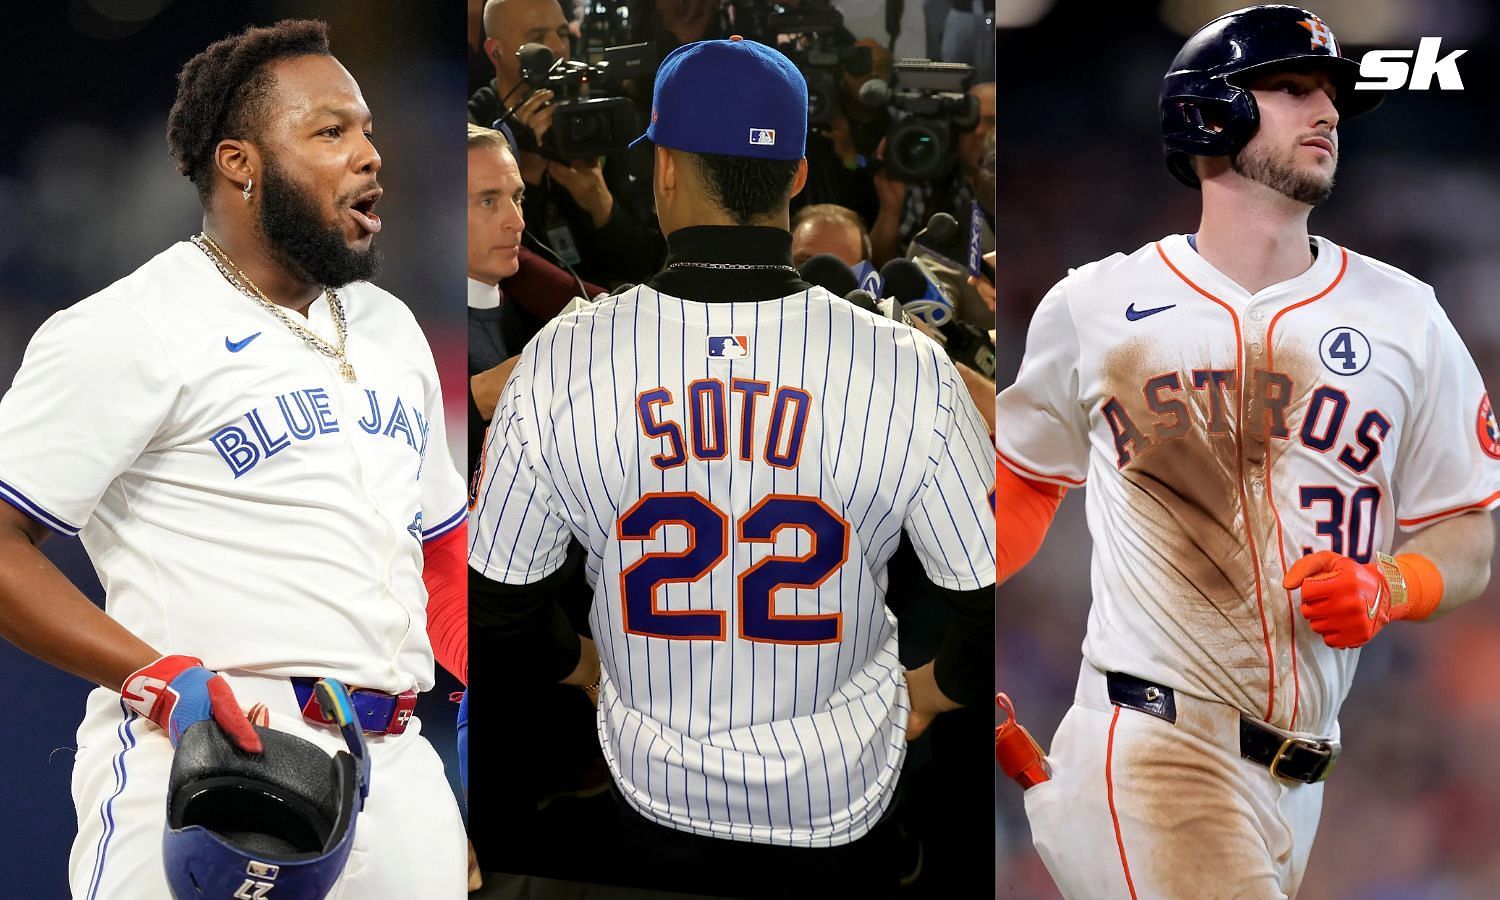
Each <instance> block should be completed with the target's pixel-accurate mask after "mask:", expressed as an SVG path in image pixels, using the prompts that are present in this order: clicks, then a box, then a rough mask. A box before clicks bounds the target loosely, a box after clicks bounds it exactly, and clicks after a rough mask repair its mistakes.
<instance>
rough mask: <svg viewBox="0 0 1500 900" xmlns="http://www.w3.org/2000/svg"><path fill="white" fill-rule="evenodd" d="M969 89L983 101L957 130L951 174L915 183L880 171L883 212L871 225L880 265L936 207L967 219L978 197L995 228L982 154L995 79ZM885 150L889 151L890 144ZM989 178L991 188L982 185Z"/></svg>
mask: <svg viewBox="0 0 1500 900" xmlns="http://www.w3.org/2000/svg"><path fill="white" fill-rule="evenodd" d="M968 93H969V96H971V97H973V98H975V100H976V101H977V102H978V107H979V121H978V124H976V125H975V126H974V128H972V129H970V130H968V131H964V132H961V133H960V134H959V135H958V139H957V141H956V142H955V147H956V155H957V157H958V159H957V163H958V164H957V166H955V167H954V168H953V169H952V170H950V172H949V174H948V176H947V177H946V178H944V179H942V180H941V181H939V182H937V183H935V184H916V185H913V184H907V183H906V182H904V181H901V180H899V179H898V178H896V177H895V176H894V175H892V174H891V173H890V172H889V171H882V172H877V173H876V174H875V192H876V194H877V195H878V196H879V198H880V214H879V215H878V216H876V218H875V224H874V225H872V226H871V227H870V240H871V242H872V243H873V244H874V245H875V260H876V264H877V265H883V264H884V263H886V262H887V261H888V260H891V259H894V258H895V257H897V256H900V255H901V246H902V245H903V244H904V243H906V242H907V241H909V240H911V238H912V236H913V235H915V234H916V233H917V231H918V230H920V229H921V228H922V227H923V226H924V225H926V224H927V222H928V220H930V219H931V218H932V217H933V216H934V215H936V214H937V213H940V212H945V213H948V214H949V215H951V216H953V217H954V218H955V219H957V220H958V221H959V222H968V221H969V209H970V207H969V204H970V202H972V201H976V200H977V201H978V202H979V208H980V210H981V212H982V213H983V215H984V217H985V221H986V224H987V225H988V226H989V230H990V233H991V235H993V234H994V228H995V192H994V189H993V182H992V181H991V180H988V179H987V178H986V176H985V173H984V172H983V160H984V147H985V140H986V138H987V137H988V135H989V134H990V133H991V132H993V131H994V130H995V84H994V82H993V81H986V82H981V83H979V84H976V85H974V86H973V87H971V88H969V91H968ZM884 150H885V152H887V153H889V152H890V148H889V147H886V148H884ZM986 184H988V185H989V186H990V187H989V189H985V187H983V185H986ZM991 240H993V238H991ZM990 248H993V244H991V245H990Z"/></svg>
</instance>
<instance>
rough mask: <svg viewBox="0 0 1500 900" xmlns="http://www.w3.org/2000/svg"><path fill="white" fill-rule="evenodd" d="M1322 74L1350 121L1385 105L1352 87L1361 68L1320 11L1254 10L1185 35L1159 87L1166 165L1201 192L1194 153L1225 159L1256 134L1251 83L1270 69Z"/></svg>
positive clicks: (1239, 12)
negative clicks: (1331, 84) (1345, 52)
mask: <svg viewBox="0 0 1500 900" xmlns="http://www.w3.org/2000/svg"><path fill="white" fill-rule="evenodd" d="M1302 68H1315V69H1321V70H1323V71H1325V72H1327V73H1328V74H1329V76H1330V77H1332V78H1333V79H1334V81H1335V83H1336V85H1337V87H1338V91H1337V96H1336V98H1335V100H1334V105H1335V106H1336V107H1337V108H1338V111H1339V115H1340V116H1341V117H1343V118H1345V119H1349V118H1353V117H1354V116H1357V115H1360V114H1361V113H1366V112H1369V111H1370V110H1372V109H1374V108H1375V107H1376V106H1379V105H1380V101H1381V99H1382V95H1381V93H1380V92H1379V91H1356V90H1354V82H1355V78H1356V77H1357V76H1358V74H1359V63H1357V62H1355V61H1354V60H1352V59H1347V58H1345V57H1344V56H1343V55H1341V52H1340V49H1339V42H1338V40H1337V39H1336V38H1335V37H1334V36H1333V32H1332V31H1331V30H1330V29H1329V27H1328V26H1327V25H1326V24H1324V22H1323V20H1322V19H1320V18H1318V16H1317V14H1316V13H1312V12H1309V11H1308V10H1305V9H1302V8H1301V7H1298V6H1251V7H1248V8H1246V9H1241V10H1237V11H1235V12H1232V13H1227V14H1225V15H1222V16H1220V17H1219V18H1217V19H1214V20H1213V21H1212V22H1209V23H1208V24H1207V25H1204V26H1203V27H1202V28H1200V29H1198V32H1197V33H1196V34H1194V35H1193V36H1192V37H1190V38H1188V40H1187V43H1186V44H1184V45H1183V46H1182V49H1181V50H1180V51H1178V53H1177V58H1176V59H1174V60H1172V67H1171V69H1170V70H1168V72H1167V75H1166V78H1164V79H1162V85H1161V100H1160V109H1161V135H1162V143H1163V145H1164V149H1165V150H1166V153H1167V168H1168V169H1170V170H1171V172H1172V174H1173V175H1174V176H1176V178H1177V180H1178V181H1180V182H1182V183H1183V184H1185V185H1187V186H1188V187H1193V188H1196V187H1199V184H1198V176H1197V174H1195V173H1194V172H1193V164H1192V160H1191V159H1190V157H1192V156H1228V155H1230V154H1232V153H1235V152H1237V151H1239V149H1240V148H1241V147H1243V146H1245V144H1246V143H1247V142H1248V141H1249V140H1250V138H1251V137H1252V136H1253V135H1254V134H1255V129H1256V127H1257V126H1258V125H1259V124H1260V111H1259V110H1258V109H1257V108H1256V105H1255V97H1254V95H1252V94H1251V93H1250V89H1249V87H1248V85H1249V83H1250V82H1251V81H1252V80H1254V78H1255V77H1256V76H1257V75H1259V74H1261V73H1263V72H1265V71H1267V70H1271V69H1302Z"/></svg>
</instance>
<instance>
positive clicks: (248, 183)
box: [240, 178, 255, 201]
mask: <svg viewBox="0 0 1500 900" xmlns="http://www.w3.org/2000/svg"><path fill="white" fill-rule="evenodd" d="M254 184H255V179H254V178H246V179H245V189H244V190H243V191H241V192H240V196H241V197H244V198H245V200H246V201H248V200H249V199H250V188H251V187H252V186H253V185H254Z"/></svg>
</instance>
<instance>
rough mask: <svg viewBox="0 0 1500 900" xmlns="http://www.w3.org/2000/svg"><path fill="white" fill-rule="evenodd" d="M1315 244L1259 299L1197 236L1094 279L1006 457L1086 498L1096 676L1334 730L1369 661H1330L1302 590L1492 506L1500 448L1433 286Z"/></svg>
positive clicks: (1008, 408) (1096, 269) (1058, 324)
mask: <svg viewBox="0 0 1500 900" xmlns="http://www.w3.org/2000/svg"><path fill="white" fill-rule="evenodd" d="M1314 240H1315V242H1316V247H1317V258H1316V261H1315V262H1314V263H1313V265H1312V267H1311V268H1310V269H1308V270H1307V271H1306V272H1304V273H1303V274H1301V275H1299V276H1297V277H1295V278H1293V279H1291V280H1290V281H1286V282H1283V283H1280V284H1276V285H1272V286H1270V287H1267V288H1265V289H1264V290H1262V291H1260V292H1258V293H1256V294H1254V295H1251V294H1249V293H1247V292H1246V291H1244V290H1243V289H1242V288H1240V287H1239V286H1237V285H1236V284H1234V283H1233V282H1232V281H1231V280H1230V279H1228V278H1227V277H1225V276H1224V275H1222V274H1220V273H1219V272H1218V271H1216V270H1215V269H1214V268H1213V267H1212V266H1210V265H1209V264H1208V263H1207V262H1205V261H1204V260H1203V259H1202V257H1200V256H1199V255H1198V254H1197V252H1196V251H1195V250H1194V249H1193V248H1192V247H1191V246H1190V245H1189V243H1188V241H1187V239H1186V238H1185V237H1183V236H1181V235H1177V236H1173V237H1169V238H1166V239H1165V240H1162V241H1160V242H1159V243H1155V244H1149V245H1147V246H1145V247H1143V248H1141V249H1140V250H1137V251H1136V252H1135V253H1132V254H1131V255H1129V256H1124V255H1121V254H1116V255H1115V256H1112V257H1110V258H1108V259H1105V260H1102V261H1100V262H1097V263H1093V264H1091V265H1088V266H1084V267H1082V268H1080V269H1077V270H1075V271H1073V272H1072V273H1070V274H1069V276H1068V277H1067V278H1065V279H1063V280H1062V281H1061V282H1060V283H1059V284H1058V285H1057V286H1056V287H1055V288H1053V290H1052V291H1051V292H1050V293H1049V294H1048V295H1047V297H1046V298H1045V299H1044V300H1043V301H1042V304H1041V305H1040V307H1039V308H1038V309H1037V311H1036V314H1035V317H1034V318H1033V320H1032V324H1031V330H1030V335H1029V337H1028V339H1027V348H1026V357H1025V361H1024V362H1023V364H1022V368H1021V372H1020V375H1019V377H1018V380H1017V382H1016V383H1015V384H1014V385H1012V386H1011V387H1009V388H1007V389H1006V390H1005V391H1004V392H1003V393H1002V394H1001V396H1000V399H999V420H998V443H999V449H1000V454H1001V459H1002V461H1003V462H1005V463H1006V464H1007V465H1009V466H1010V467H1011V468H1012V469H1014V470H1015V471H1016V472H1018V473H1019V474H1022V475H1024V476H1027V477H1030V478H1034V479H1039V480H1043V481H1048V482H1052V483H1055V484H1060V485H1068V486H1078V485H1081V484H1083V483H1084V481H1085V480H1087V482H1088V487H1089V490H1088V492H1087V514H1088V522H1089V530H1090V532H1091V533H1092V535H1093V539H1094V551H1093V563H1092V583H1093V594H1094V604H1093V607H1092V609H1091V611H1090V615H1089V626H1088V636H1087V638H1086V640H1085V642H1084V656H1085V657H1086V658H1087V659H1088V660H1089V661H1090V662H1091V663H1093V664H1094V666H1096V667H1098V668H1099V669H1102V670H1105V671H1122V672H1127V673H1130V674H1133V675H1137V676H1139V677H1142V678H1146V679H1149V680H1153V681H1157V682H1159V683H1162V684H1166V685H1168V686H1171V687H1174V688H1176V689H1179V690H1183V691H1186V692H1188V693H1190V694H1195V695H1198V696H1203V697H1209V698H1217V699H1220V700H1222V701H1224V702H1226V703H1229V704H1232V705H1234V706H1237V707H1238V708H1239V709H1241V710H1242V711H1243V712H1245V713H1247V714H1250V715H1252V716H1255V717H1258V718H1260V719H1263V720H1265V721H1267V722H1270V723H1271V724H1273V725H1276V726H1279V727H1281V728H1284V729H1293V730H1298V731H1306V732H1311V733H1315V734H1322V735H1332V734H1334V733H1335V731H1334V729H1335V728H1336V717H1337V714H1338V709H1339V705H1340V704H1341V703H1342V702H1343V699H1344V697H1345V695H1346V694H1347V692H1348V690H1349V685H1350V682H1351V679H1352V677H1353V674H1354V667H1355V663H1356V661H1357V660H1358V651H1351V650H1334V649H1331V648H1329V647H1327V646H1326V645H1324V643H1323V641H1322V639H1321V638H1320V637H1319V636H1318V635H1317V634H1316V633H1315V632H1313V631H1312V630H1311V629H1310V628H1308V626H1307V623H1306V622H1305V621H1304V620H1303V619H1302V617H1301V615H1299V614H1298V612H1297V605H1298V603H1299V598H1298V597H1297V596H1296V594H1297V592H1295V591H1287V590H1285V589H1283V588H1282V586H1281V579H1282V575H1283V573H1284V572H1285V571H1286V569H1287V568H1288V567H1289V566H1290V565H1291V564H1292V563H1293V562H1294V561H1295V560H1297V559H1298V558H1300V557H1301V556H1302V555H1304V554H1306V553H1311V552H1315V551H1318V550H1333V551H1335V552H1338V553H1343V554H1346V555H1348V556H1351V557H1353V558H1354V559H1355V560H1357V561H1359V562H1368V561H1370V560H1371V559H1372V558H1373V554H1374V553H1375V552H1376V551H1388V550H1389V549H1390V547H1391V543H1392V540H1393V538H1394V536H1395V532H1396V528H1397V526H1398V525H1399V526H1400V527H1402V528H1404V529H1407V530H1415V529H1420V528H1422V527H1424V526H1426V525H1429V524H1431V523H1433V522H1436V521H1440V520H1442V519H1443V518H1445V517H1449V516H1453V515H1457V514H1459V513H1462V512H1465V511H1468V510H1473V509H1484V508H1490V507H1492V506H1494V505H1495V504H1496V503H1497V502H1500V433H1497V429H1496V425H1495V419H1494V415H1493V413H1492V412H1491V410H1490V404H1489V400H1488V398H1487V396H1486V394H1485V390H1484V386H1483V385H1482V383H1481V381H1480V377H1479V373H1478V371H1477V370H1476V368H1475V366H1474V363H1473V360H1472V359H1471V358H1470V356H1469V353H1468V351H1467V349H1466V348H1465V347H1464V345H1463V342H1462V341H1461V340H1460V339H1459V336H1458V334H1457V333H1456V332H1455V331H1454V329H1453V326H1452V325H1451V324H1450V323H1449V321H1448V319H1447V317H1446V316H1445V315H1444V313H1443V311H1442V309H1441V308H1440V307H1439V306H1438V304H1437V302H1436V299H1435V298H1434V296H1433V292H1432V289H1431V288H1430V287H1428V286H1427V285H1425V284H1423V283H1421V282H1419V281H1417V280H1416V279H1414V278H1412V277H1410V276H1409V275H1407V274H1405V273H1403V272H1401V271H1398V270H1396V269H1394V268H1391V267H1390V266H1387V265H1384V264H1382V263H1379V262H1376V261H1375V260H1372V259H1368V258H1366V257H1363V256H1360V255H1359V254H1357V253H1353V252H1350V251H1348V250H1345V249H1344V248H1341V247H1339V246H1337V245H1335V244H1333V243H1332V242H1330V241H1327V240H1324V239H1322V238H1316V239H1314Z"/></svg>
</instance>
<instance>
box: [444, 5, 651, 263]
mask: <svg viewBox="0 0 1500 900" xmlns="http://www.w3.org/2000/svg"><path fill="white" fill-rule="evenodd" d="M484 33H485V41H484V51H485V54H486V55H487V56H488V57H489V59H490V62H491V64H492V65H493V66H494V67H495V78H494V81H492V82H491V83H490V84H488V85H486V86H484V87H482V88H480V89H479V90H477V91H475V92H474V95H473V96H472V97H470V98H469V120H470V121H471V122H473V123H475V124H476V125H483V126H485V127H490V126H492V125H493V124H494V123H495V122H497V121H500V120H504V121H505V123H506V125H508V126H509V127H510V130H511V131H512V133H513V134H514V135H515V136H516V139H517V142H518V144H519V145H520V147H521V148H522V149H521V152H520V154H519V156H518V159H517V162H518V163H519V164H520V167H521V178H522V180H524V181H525V183H526V185H527V186H528V187H529V188H533V189H534V190H528V191H527V194H526V202H525V214H526V231H527V233H528V234H530V235H531V237H532V239H533V240H534V241H536V242H537V243H539V244H541V245H543V246H545V247H547V248H549V249H550V250H551V251H552V252H553V253H554V254H555V255H556V256H557V257H558V258H560V259H561V261H563V262H565V263H566V264H567V265H569V266H571V267H572V268H573V269H574V270H575V271H576V272H577V273H578V274H579V275H581V276H582V277H583V278H586V279H587V280H589V281H593V282H597V283H599V284H604V285H608V286H610V287H614V286H616V285H618V284H620V283H622V282H627V281H631V282H635V281H644V280H645V279H646V278H648V277H650V275H651V274H652V273H653V272H655V271H656V267H657V265H658V264H659V263H660V262H661V259H662V256H663V254H664V252H665V247H664V244H663V242H662V239H661V236H660V234H659V233H658V231H657V228H656V223H655V222H654V221H653V220H652V217H651V214H650V212H649V211H648V206H647V204H646V203H644V202H642V201H641V200H640V199H639V198H638V197H637V196H636V194H637V192H636V191H634V190H632V188H631V183H632V179H631V178H630V175H629V172H628V171H627V167H626V164H625V163H626V160H625V157H624V155H623V154H620V155H619V156H610V157H607V158H605V159H603V160H600V159H572V160H560V159H555V158H549V157H548V156H547V155H546V154H545V153H544V151H543V147H544V146H546V143H547V142H546V138H547V133H548V131H549V130H550V129H551V128H552V121H553V117H554V115H555V114H556V112H557V109H558V106H557V100H558V98H557V97H556V96H555V93H554V92H553V91H551V90H548V89H546V88H541V89H533V88H532V87H531V86H530V85H529V84H527V83H526V81H525V80H524V79H523V77H522V67H521V60H520V57H519V55H518V54H519V51H520V49H521V47H522V46H523V45H525V44H540V45H542V46H544V47H546V48H547V49H548V50H549V51H551V53H552V56H553V58H554V59H557V60H567V59H568V58H569V56H570V47H569V43H568V37H569V34H568V21H567V18H566V17H565V16H564V15H563V11H562V8H561V7H560V6H559V5H558V3H557V0H489V2H487V3H486V4H485V7H484Z"/></svg>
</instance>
